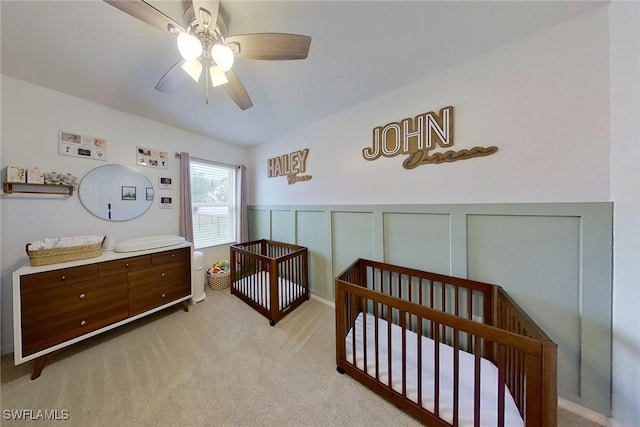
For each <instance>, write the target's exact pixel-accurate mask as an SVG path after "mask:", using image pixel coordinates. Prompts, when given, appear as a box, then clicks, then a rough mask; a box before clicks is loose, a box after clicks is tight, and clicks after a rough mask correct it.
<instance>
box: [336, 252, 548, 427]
mask: <svg viewBox="0 0 640 427" xmlns="http://www.w3.org/2000/svg"><path fill="white" fill-rule="evenodd" d="M367 313H368V314H371V315H372V316H373V319H384V320H385V322H384V323H383V324H382V325H383V326H380V325H379V324H378V323H379V322H378V321H373V320H369V322H370V323H373V326H372V325H367V323H366V322H367V320H366V319H367V318H369V319H371V318H370V317H368V316H366V314H367ZM362 314H365V316H362ZM359 316H361V322H363V324H362V325H361V334H362V335H363V336H361V337H360V339H363V342H365V343H366V342H368V340H367V333H369V334H373V337H369V340H371V339H372V340H373V342H374V348H375V349H374V350H371V349H368V348H367V346H366V345H360V347H358V343H357V342H356V335H357V334H356V333H352V334H351V336H350V340H349V342H347V341H346V337H347V336H348V334H349V331H353V330H354V325H355V324H356V318H358V317H359ZM520 319H523V320H520ZM392 325H398V326H400V329H401V331H402V333H401V336H402V346H401V347H402V355H401V365H400V366H395V369H396V371H398V370H400V372H401V374H399V373H398V372H396V373H394V372H393V367H394V366H393V365H392V356H391V352H392V350H393V348H392V347H393V345H395V344H394V343H392V338H391V337H392V335H393V333H392V327H393V326H392ZM381 328H386V329H387V330H385V331H381V330H380V329H381ZM380 336H383V338H379V337H380ZM415 336H418V337H428V338H430V339H431V340H433V342H436V343H444V344H447V345H448V346H450V347H452V348H453V350H454V351H453V352H452V356H451V358H449V359H447V358H446V356H443V355H442V354H441V353H442V351H441V346H440V345H434V346H433V348H432V349H431V350H429V349H426V348H424V349H423V344H422V339H417V340H416V343H417V349H416V351H417V355H414V354H413V353H412V354H409V355H408V354H407V350H406V343H407V340H408V339H409V340H411V339H412V338H411V337H415ZM384 337H386V338H384ZM408 337H409V338H408ZM383 339H384V340H386V341H385V342H381V340H383ZM380 349H385V350H380ZM381 351H382V354H380V353H381ZM384 351H386V353H387V354H384ZM428 352H430V353H432V354H427V353H428ZM461 352H465V353H461ZM358 353H359V354H358ZM347 354H349V355H351V356H350V357H351V358H349V357H347ZM427 355H428V356H429V357H430V359H429V360H432V361H433V365H434V366H433V368H434V371H435V372H439V367H440V365H443V366H445V365H447V366H449V364H450V365H451V366H452V375H453V384H454V385H453V408H452V409H451V408H448V407H447V409H446V410H445V409H443V410H442V413H441V404H440V402H441V397H440V396H439V393H440V376H439V375H435V376H434V378H433V379H431V380H432V381H433V384H431V383H429V382H428V381H429V378H423V377H422V375H418V376H417V384H413V383H411V384H412V385H411V387H412V394H411V396H410V393H409V390H408V387H409V386H408V380H411V379H410V378H407V364H408V362H407V360H408V358H409V359H411V360H413V362H412V363H416V362H415V361H417V372H422V363H423V356H427ZM461 355H462V357H464V358H465V360H470V359H469V358H472V360H473V366H474V368H473V417H472V418H473V423H472V424H471V425H480V407H481V405H480V382H481V381H480V378H481V376H482V375H485V374H484V373H483V372H482V369H481V366H482V363H485V362H483V361H482V359H486V360H489V361H492V362H493V363H494V364H495V366H496V367H497V370H498V374H497V381H498V386H497V393H498V396H497V402H498V405H497V413H496V423H495V424H494V425H498V426H504V425H508V424H505V402H506V401H507V400H506V396H505V385H506V386H507V387H508V390H509V392H510V394H511V396H512V397H513V401H514V402H515V406H517V409H518V412H519V413H520V415H521V416H522V419H523V420H524V421H525V425H527V426H549V425H555V421H556V400H555V399H557V395H556V394H555V366H556V364H555V344H553V343H552V342H551V340H549V339H548V337H546V335H544V333H543V332H542V331H541V330H540V329H539V328H538V327H537V326H535V323H534V322H532V321H531V319H529V317H528V316H526V314H525V313H524V312H522V310H520V309H519V307H518V306H517V304H515V302H513V301H512V300H511V299H510V298H509V297H508V295H507V294H506V293H505V292H504V291H503V290H502V289H501V288H500V287H498V286H494V285H490V284H486V283H481V282H475V281H469V280H464V279H459V278H453V277H448V276H443V275H437V274H432V273H427V272H422V271H419V270H413V269H408V268H404V267H397V266H392V265H388V264H384V263H379V262H374V261H368V260H362V259H360V260H358V261H356V262H355V263H354V264H352V265H351V266H350V267H349V268H347V269H346V270H345V271H344V272H343V273H342V274H341V275H340V276H339V277H338V278H337V279H336V363H337V366H338V368H339V369H342V370H344V371H346V372H348V373H349V374H350V375H352V376H354V377H355V378H357V379H359V380H360V381H361V382H363V383H364V384H365V385H367V386H368V387H370V388H371V389H373V390H374V391H376V392H378V393H379V394H381V395H383V396H385V397H386V398H388V399H389V400H391V401H392V402H393V403H395V404H396V405H398V406H400V407H403V408H404V409H405V410H407V411H408V412H409V413H411V414H412V415H414V416H415V417H416V418H418V419H420V420H422V421H424V422H426V423H428V424H429V425H434V426H450V425H459V423H460V422H461V419H460V418H459V417H460V415H459V414H460V404H461V400H460V399H461V397H460V396H461V394H462V391H461V389H460V386H459V384H460V379H461V378H460V375H461V368H460V366H461V362H460V358H461ZM414 356H416V357H415V360H414V359H413V358H414ZM451 359H452V360H451ZM356 360H359V361H360V362H361V364H362V365H361V366H360V365H358V364H357V363H356ZM381 364H383V365H381ZM465 369H466V368H465ZM383 371H384V372H385V374H381V372H383ZM551 371H553V372H551ZM552 373H553V375H551V374H552ZM550 377H552V378H550ZM425 384H426V385H427V386H426V388H427V391H428V392H429V393H431V394H429V396H427V397H425V396H423V389H424V388H425ZM425 401H427V402H426V403H425ZM429 402H431V403H429ZM446 411H449V412H446ZM445 412H446V413H445Z"/></svg>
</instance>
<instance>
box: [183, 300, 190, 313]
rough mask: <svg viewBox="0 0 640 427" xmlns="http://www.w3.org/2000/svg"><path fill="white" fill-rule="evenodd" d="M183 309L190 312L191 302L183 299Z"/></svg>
mask: <svg viewBox="0 0 640 427" xmlns="http://www.w3.org/2000/svg"><path fill="white" fill-rule="evenodd" d="M182 309H183V310H184V311H186V312H187V313H188V312H189V303H188V302H187V301H182Z"/></svg>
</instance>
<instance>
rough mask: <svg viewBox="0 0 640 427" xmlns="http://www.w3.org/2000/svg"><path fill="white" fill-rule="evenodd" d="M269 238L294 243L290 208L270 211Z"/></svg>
mask: <svg viewBox="0 0 640 427" xmlns="http://www.w3.org/2000/svg"><path fill="white" fill-rule="evenodd" d="M271 240H275V241H277V242H284V243H295V223H294V213H293V212H292V211H291V210H272V211H271Z"/></svg>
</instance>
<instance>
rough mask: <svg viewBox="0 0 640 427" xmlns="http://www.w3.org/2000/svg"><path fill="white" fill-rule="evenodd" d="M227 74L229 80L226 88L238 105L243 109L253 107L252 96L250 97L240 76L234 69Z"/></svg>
mask: <svg viewBox="0 0 640 427" xmlns="http://www.w3.org/2000/svg"><path fill="white" fill-rule="evenodd" d="M226 76H227V80H229V82H228V83H227V84H226V85H225V88H226V89H227V93H228V94H229V96H231V98H233V100H234V101H235V102H236V104H238V107H240V109H241V110H246V109H247V108H251V107H253V102H251V98H249V94H248V93H247V90H246V89H245V88H244V85H243V84H242V82H241V81H240V79H239V78H238V76H236V74H235V73H234V72H233V71H232V70H229V71H227V73H226Z"/></svg>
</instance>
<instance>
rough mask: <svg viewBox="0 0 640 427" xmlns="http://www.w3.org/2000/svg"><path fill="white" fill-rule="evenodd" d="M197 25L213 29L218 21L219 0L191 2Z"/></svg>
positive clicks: (195, 0) (194, 0) (196, 0)
mask: <svg viewBox="0 0 640 427" xmlns="http://www.w3.org/2000/svg"><path fill="white" fill-rule="evenodd" d="M192 3H193V11H194V13H195V15H196V20H197V21H198V24H200V25H202V26H203V27H205V28H209V27H210V26H211V27H215V26H216V20H217V19H218V8H219V7H220V1H219V0H192Z"/></svg>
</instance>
